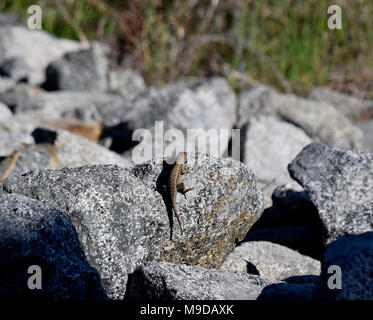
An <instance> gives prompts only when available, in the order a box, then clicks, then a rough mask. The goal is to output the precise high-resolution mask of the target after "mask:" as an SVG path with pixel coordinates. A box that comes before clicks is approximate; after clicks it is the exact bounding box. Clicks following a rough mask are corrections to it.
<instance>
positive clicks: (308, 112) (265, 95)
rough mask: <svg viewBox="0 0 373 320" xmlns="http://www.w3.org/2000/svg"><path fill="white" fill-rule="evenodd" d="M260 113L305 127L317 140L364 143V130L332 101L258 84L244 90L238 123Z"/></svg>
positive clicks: (351, 144)
mask: <svg viewBox="0 0 373 320" xmlns="http://www.w3.org/2000/svg"><path fill="white" fill-rule="evenodd" d="M257 114H265V115H273V116H276V117H278V118H280V119H281V120H284V121H287V122H289V123H292V124H294V125H295V126H297V127H299V128H301V129H303V130H304V131H305V132H306V134H307V135H308V136H309V137H310V138H312V139H313V140H316V141H321V142H324V143H326V144H328V145H331V146H336V147H341V148H356V147H360V146H361V139H362V136H363V134H362V132H361V130H360V129H359V128H357V127H355V126H354V125H353V124H352V123H351V121H350V120H349V119H348V118H346V117H345V116H344V115H343V114H341V113H340V112H339V111H338V110H337V109H335V108H334V107H333V106H332V105H330V104H328V103H326V102H319V101H312V100H307V99H303V98H299V97H297V96H294V95H291V94H280V93H278V92H277V91H275V90H273V89H271V88H269V87H266V86H262V85H261V86H257V87H254V88H252V89H250V90H248V91H244V92H243V93H241V95H240V98H239V109H238V126H239V127H241V126H242V125H244V124H245V123H247V122H248V121H249V120H250V119H251V118H252V116H254V115H257Z"/></svg>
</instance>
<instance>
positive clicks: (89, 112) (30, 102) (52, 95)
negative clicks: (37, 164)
mask: <svg viewBox="0 0 373 320" xmlns="http://www.w3.org/2000/svg"><path fill="white" fill-rule="evenodd" d="M0 101H2V102H3V103H5V104H6V105H8V107H9V108H11V109H12V111H13V113H14V114H15V115H24V116H30V115H31V116H33V117H36V118H37V119H38V120H39V121H41V120H44V121H45V120H60V119H78V120H81V121H92V120H93V121H98V122H101V123H104V124H106V122H105V120H106V119H105V118H104V119H103V117H102V115H101V114H100V112H99V111H98V109H105V108H106V107H107V108H109V107H108V106H110V105H116V104H121V105H123V99H122V98H121V97H119V96H116V95H111V94H103V93H95V92H92V93H89V92H72V91H60V92H43V91H33V90H28V91H26V92H23V94H21V93H19V92H6V93H3V94H1V95H0ZM122 111H123V112H124V111H125V109H124V108H122Z"/></svg>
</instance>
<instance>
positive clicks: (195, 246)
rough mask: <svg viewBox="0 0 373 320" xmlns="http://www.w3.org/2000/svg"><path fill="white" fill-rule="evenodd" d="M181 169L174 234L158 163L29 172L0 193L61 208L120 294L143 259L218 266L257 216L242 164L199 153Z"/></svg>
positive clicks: (108, 285)
mask: <svg viewBox="0 0 373 320" xmlns="http://www.w3.org/2000/svg"><path fill="white" fill-rule="evenodd" d="M189 156H190V158H191V159H193V157H192V155H191V154H190V155H189ZM189 168H190V169H191V172H190V173H188V174H187V175H185V176H183V177H182V179H181V180H182V181H184V182H185V184H186V185H187V186H191V187H194V190H193V191H191V192H189V193H188V197H187V199H185V198H183V197H180V196H179V197H178V198H177V208H178V211H179V213H180V216H181V220H182V223H183V227H184V232H183V233H182V234H181V233H180V231H179V228H178V225H177V224H175V223H174V221H176V220H175V218H174V216H173V213H172V212H170V204H169V201H167V200H165V198H164V197H163V196H162V195H161V193H162V187H161V185H162V184H163V183H164V182H165V179H167V175H168V173H169V171H168V167H167V166H166V164H162V162H161V163H159V162H158V163H156V162H148V163H145V164H142V165H137V166H135V167H132V168H128V169H122V168H119V167H117V166H112V165H100V166H84V167H79V168H73V169H70V168H65V169H62V170H58V171H51V170H41V171H35V172H29V173H27V174H25V175H22V176H11V177H8V178H7V179H5V180H3V181H1V182H0V193H18V194H23V195H26V196H29V197H32V198H35V199H38V200H40V201H42V202H43V203H46V204H49V205H52V206H53V207H55V208H57V209H59V210H61V211H63V212H65V213H66V214H67V215H68V216H69V217H70V218H71V220H72V222H73V224H74V226H75V228H76V230H77V233H78V237H79V240H80V243H81V246H82V248H83V250H84V252H85V254H86V256H87V260H88V261H89V263H90V264H91V265H92V266H93V267H95V268H96V269H97V270H98V271H99V273H100V276H101V279H102V282H103V285H104V287H105V289H106V291H107V293H108V295H109V296H110V297H111V298H115V299H120V298H123V296H124V293H125V285H126V282H127V274H128V273H131V272H133V270H134V269H135V268H136V267H137V266H138V265H139V264H141V263H142V262H144V261H150V260H164V261H171V262H177V263H186V264H192V265H193V264H194V265H200V266H206V267H218V266H220V264H221V263H222V262H223V261H224V259H225V257H226V256H227V255H228V254H229V253H230V252H231V251H232V250H233V248H234V246H235V243H236V242H237V241H240V240H242V238H243V237H244V236H245V234H246V233H247V231H248V230H249V229H250V227H251V226H252V225H253V223H254V222H255V221H256V220H257V219H258V218H259V217H260V214H261V212H262V210H263V197H262V194H261V193H260V190H259V188H258V186H257V185H256V182H255V176H254V174H253V172H252V171H251V170H250V169H248V168H247V167H246V166H245V165H244V164H242V163H239V162H236V161H232V160H230V159H216V158H212V157H206V156H205V157H204V156H203V155H201V154H199V155H197V161H196V162H195V163H193V162H192V161H191V162H190V163H189Z"/></svg>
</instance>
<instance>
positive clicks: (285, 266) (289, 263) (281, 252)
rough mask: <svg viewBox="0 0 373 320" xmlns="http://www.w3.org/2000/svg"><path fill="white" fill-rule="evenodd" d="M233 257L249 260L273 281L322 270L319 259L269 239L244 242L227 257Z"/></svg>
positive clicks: (317, 273)
mask: <svg viewBox="0 0 373 320" xmlns="http://www.w3.org/2000/svg"><path fill="white" fill-rule="evenodd" d="M232 257H238V258H241V259H242V260H245V261H249V262H250V263H252V264H253V265H254V266H255V267H256V269H257V270H258V271H259V275H260V276H261V277H262V278H263V279H265V280H268V281H269V282H272V283H274V282H279V281H281V280H284V279H286V278H288V277H292V276H305V275H319V274H320V271H321V270H320V262H319V261H317V260H315V259H313V258H310V257H307V256H304V255H302V254H300V253H298V252H296V251H294V250H291V249H289V248H287V247H284V246H281V245H279V244H275V243H271V242H268V241H251V242H243V243H241V244H240V245H239V246H237V247H236V248H235V249H234V250H233V251H232V253H230V255H229V256H228V258H227V259H231V258H232ZM232 271H233V270H232Z"/></svg>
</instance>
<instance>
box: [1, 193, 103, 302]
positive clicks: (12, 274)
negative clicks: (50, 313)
mask: <svg viewBox="0 0 373 320" xmlns="http://www.w3.org/2000/svg"><path fill="white" fill-rule="evenodd" d="M0 212H1V214H0V267H1V273H0V296H1V297H3V298H10V297H12V298H23V299H25V298H28V299H30V298H39V299H46V298H47V299H58V300H60V299H62V300H66V299H69V300H70V299H73V300H86V299H89V300H101V299H107V296H106V293H105V291H104V290H103V287H102V285H101V281H100V277H99V275H98V273H97V271H96V270H95V269H93V268H92V267H91V266H90V265H89V264H88V263H87V261H86V259H85V256H84V252H83V250H82V249H81V248H80V246H79V241H78V237H77V234H76V232H75V230H74V227H73V226H72V224H71V221H70V219H69V218H68V217H67V216H66V215H65V214H63V213H62V212H60V211H58V210H56V209H54V208H52V207H50V206H47V205H44V204H42V203H40V202H38V201H36V200H33V199H30V198H27V197H24V196H21V195H0ZM32 265H36V266H39V267H40V268H41V275H42V280H41V281H42V288H41V289H40V290H36V289H35V290H30V289H29V288H28V286H27V283H28V280H29V279H30V277H31V275H32V274H35V271H32V272H31V273H30V274H28V269H29V267H30V266H32Z"/></svg>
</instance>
